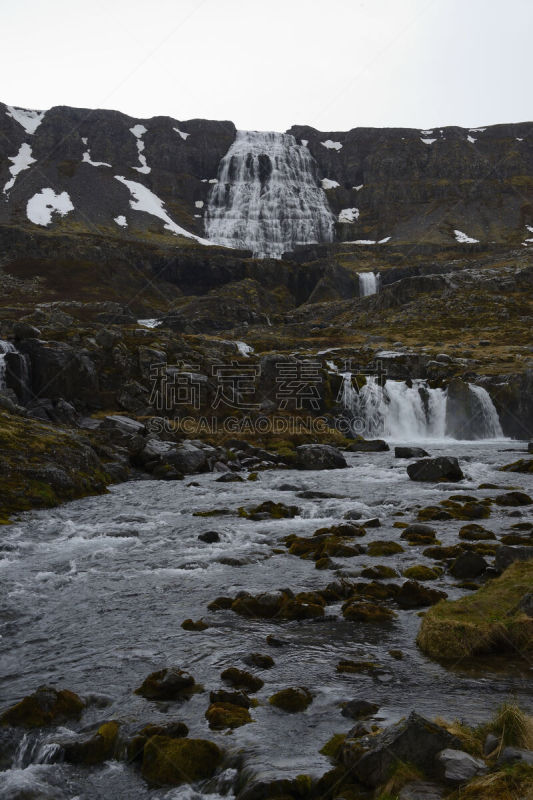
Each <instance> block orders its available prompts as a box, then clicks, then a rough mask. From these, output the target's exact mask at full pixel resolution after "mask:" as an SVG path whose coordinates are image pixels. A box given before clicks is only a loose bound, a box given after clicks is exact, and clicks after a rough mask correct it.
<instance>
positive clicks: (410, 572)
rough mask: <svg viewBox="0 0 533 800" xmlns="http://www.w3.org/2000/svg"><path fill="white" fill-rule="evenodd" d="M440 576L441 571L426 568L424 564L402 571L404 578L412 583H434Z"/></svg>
mask: <svg viewBox="0 0 533 800" xmlns="http://www.w3.org/2000/svg"><path fill="white" fill-rule="evenodd" d="M440 574H441V570H439V569H434V568H432V567H426V566H425V565H424V564H415V566H413V567H407V569H404V571H403V575H404V577H405V578H409V580H413V581H434V580H436V578H438V577H439V575H440Z"/></svg>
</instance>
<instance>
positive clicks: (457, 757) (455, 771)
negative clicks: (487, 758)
mask: <svg viewBox="0 0 533 800" xmlns="http://www.w3.org/2000/svg"><path fill="white" fill-rule="evenodd" d="M437 761H438V762H439V764H440V765H441V766H442V769H443V773H444V775H443V777H444V780H445V781H447V782H448V783H467V781H469V780H471V779H472V778H475V777H476V775H481V774H482V773H483V772H486V771H487V767H486V764H485V762H484V761H482V759H480V758H474V756H471V755H469V754H468V753H465V752H464V751H463V750H454V749H451V748H446V749H445V750H442V751H441V752H440V753H439V754H438V755H437Z"/></svg>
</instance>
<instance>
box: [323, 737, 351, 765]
mask: <svg viewBox="0 0 533 800" xmlns="http://www.w3.org/2000/svg"><path fill="white" fill-rule="evenodd" d="M345 739H346V734H345V733H334V734H333V736H332V737H331V739H329V740H328V741H327V742H326V744H325V745H324V746H323V747H321V748H320V750H319V752H320V753H321V755H323V756H327V757H328V758H331V759H332V761H336V760H337V757H338V756H339V754H340V751H341V747H342V745H343V744H344V741H345Z"/></svg>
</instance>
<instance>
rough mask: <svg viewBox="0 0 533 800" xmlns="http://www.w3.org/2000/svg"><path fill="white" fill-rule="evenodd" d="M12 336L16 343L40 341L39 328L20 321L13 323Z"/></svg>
mask: <svg viewBox="0 0 533 800" xmlns="http://www.w3.org/2000/svg"><path fill="white" fill-rule="evenodd" d="M13 334H14V336H15V339H16V340H17V341H19V342H20V341H21V340H22V339H40V338H41V331H40V330H39V328H36V327H35V326H34V325H30V323H29V322H24V320H21V321H20V322H15V324H14V325H13Z"/></svg>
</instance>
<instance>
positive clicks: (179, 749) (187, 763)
mask: <svg viewBox="0 0 533 800" xmlns="http://www.w3.org/2000/svg"><path fill="white" fill-rule="evenodd" d="M222 755H223V754H222V751H221V750H220V748H219V747H218V746H217V745H216V744H214V743H213V742H209V741H207V740H205V739H181V738H180V739H173V738H169V737H166V736H153V737H152V738H151V739H149V740H148V741H147V743H146V745H145V747H144V755H143V762H142V774H143V777H144V778H145V779H146V780H147V781H148V782H149V783H150V784H152V785H153V786H164V785H167V784H168V785H172V786H179V785H181V784H182V783H195V782H196V781H200V780H206V779H207V778H210V777H212V775H213V774H214V773H215V771H216V769H217V768H218V766H219V764H220V763H221V761H222Z"/></svg>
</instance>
